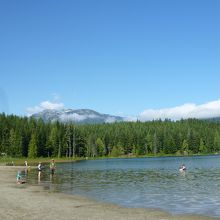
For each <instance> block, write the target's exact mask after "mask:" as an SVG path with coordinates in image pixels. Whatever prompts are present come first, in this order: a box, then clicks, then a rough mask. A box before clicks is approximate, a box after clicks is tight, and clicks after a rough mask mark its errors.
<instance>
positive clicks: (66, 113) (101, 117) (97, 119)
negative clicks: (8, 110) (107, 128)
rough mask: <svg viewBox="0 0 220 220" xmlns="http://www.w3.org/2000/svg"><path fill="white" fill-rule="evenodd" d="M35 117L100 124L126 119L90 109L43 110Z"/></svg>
mask: <svg viewBox="0 0 220 220" xmlns="http://www.w3.org/2000/svg"><path fill="white" fill-rule="evenodd" d="M31 117H33V118H35V119H40V118H41V119H42V120H43V121H45V122H55V121H59V122H63V123H69V122H75V123H78V124H100V123H111V122H116V121H117V122H120V121H124V118H123V117H120V116H113V115H108V114H101V113H98V112H96V111H93V110H90V109H77V110H73V109H62V110H49V109H47V110H43V111H41V112H39V113H35V114H33V115H31Z"/></svg>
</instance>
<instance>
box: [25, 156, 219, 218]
mask: <svg viewBox="0 0 220 220" xmlns="http://www.w3.org/2000/svg"><path fill="white" fill-rule="evenodd" d="M182 163H184V164H185V165H186V166H187V171H186V172H179V170H178V167H179V166H180V164H182ZM28 181H30V182H32V183H33V184H41V185H43V186H44V187H45V188H46V189H49V190H53V191H59V192H64V193H68V194H77V195H83V196H86V197H90V198H94V199H96V200H99V201H104V202H110V203H114V204H118V205H121V206H125V207H139V208H140V207H141V208H159V209H162V210H165V211H168V212H170V213H172V214H201V215H206V216H216V217H220V156H203V157H161V158H131V159H102V160H85V161H80V162H76V163H60V164H57V171H56V173H55V175H54V176H50V174H49V172H48V168H47V167H46V168H45V170H43V172H42V173H41V177H40V178H38V176H37V172H36V171H31V172H29V173H28Z"/></svg>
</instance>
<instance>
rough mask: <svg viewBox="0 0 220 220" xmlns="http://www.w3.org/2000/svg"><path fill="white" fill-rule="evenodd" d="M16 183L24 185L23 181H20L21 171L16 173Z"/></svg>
mask: <svg viewBox="0 0 220 220" xmlns="http://www.w3.org/2000/svg"><path fill="white" fill-rule="evenodd" d="M16 183H17V184H22V183H25V181H24V180H22V176H21V171H18V172H17V175H16Z"/></svg>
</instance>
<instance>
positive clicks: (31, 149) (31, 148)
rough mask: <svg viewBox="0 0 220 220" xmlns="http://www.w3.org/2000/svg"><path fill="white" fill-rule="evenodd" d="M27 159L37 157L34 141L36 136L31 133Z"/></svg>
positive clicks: (35, 142)
mask: <svg viewBox="0 0 220 220" xmlns="http://www.w3.org/2000/svg"><path fill="white" fill-rule="evenodd" d="M28 157H30V158H36V157H37V141H36V134H35V133H33V134H32V135H31V140H30V142H29V145H28Z"/></svg>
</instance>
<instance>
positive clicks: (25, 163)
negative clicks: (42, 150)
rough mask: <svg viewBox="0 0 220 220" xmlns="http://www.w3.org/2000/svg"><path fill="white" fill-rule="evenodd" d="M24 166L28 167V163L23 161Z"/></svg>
mask: <svg viewBox="0 0 220 220" xmlns="http://www.w3.org/2000/svg"><path fill="white" fill-rule="evenodd" d="M24 166H25V167H26V168H27V167H28V163H27V161H26V160H25V161H24Z"/></svg>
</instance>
